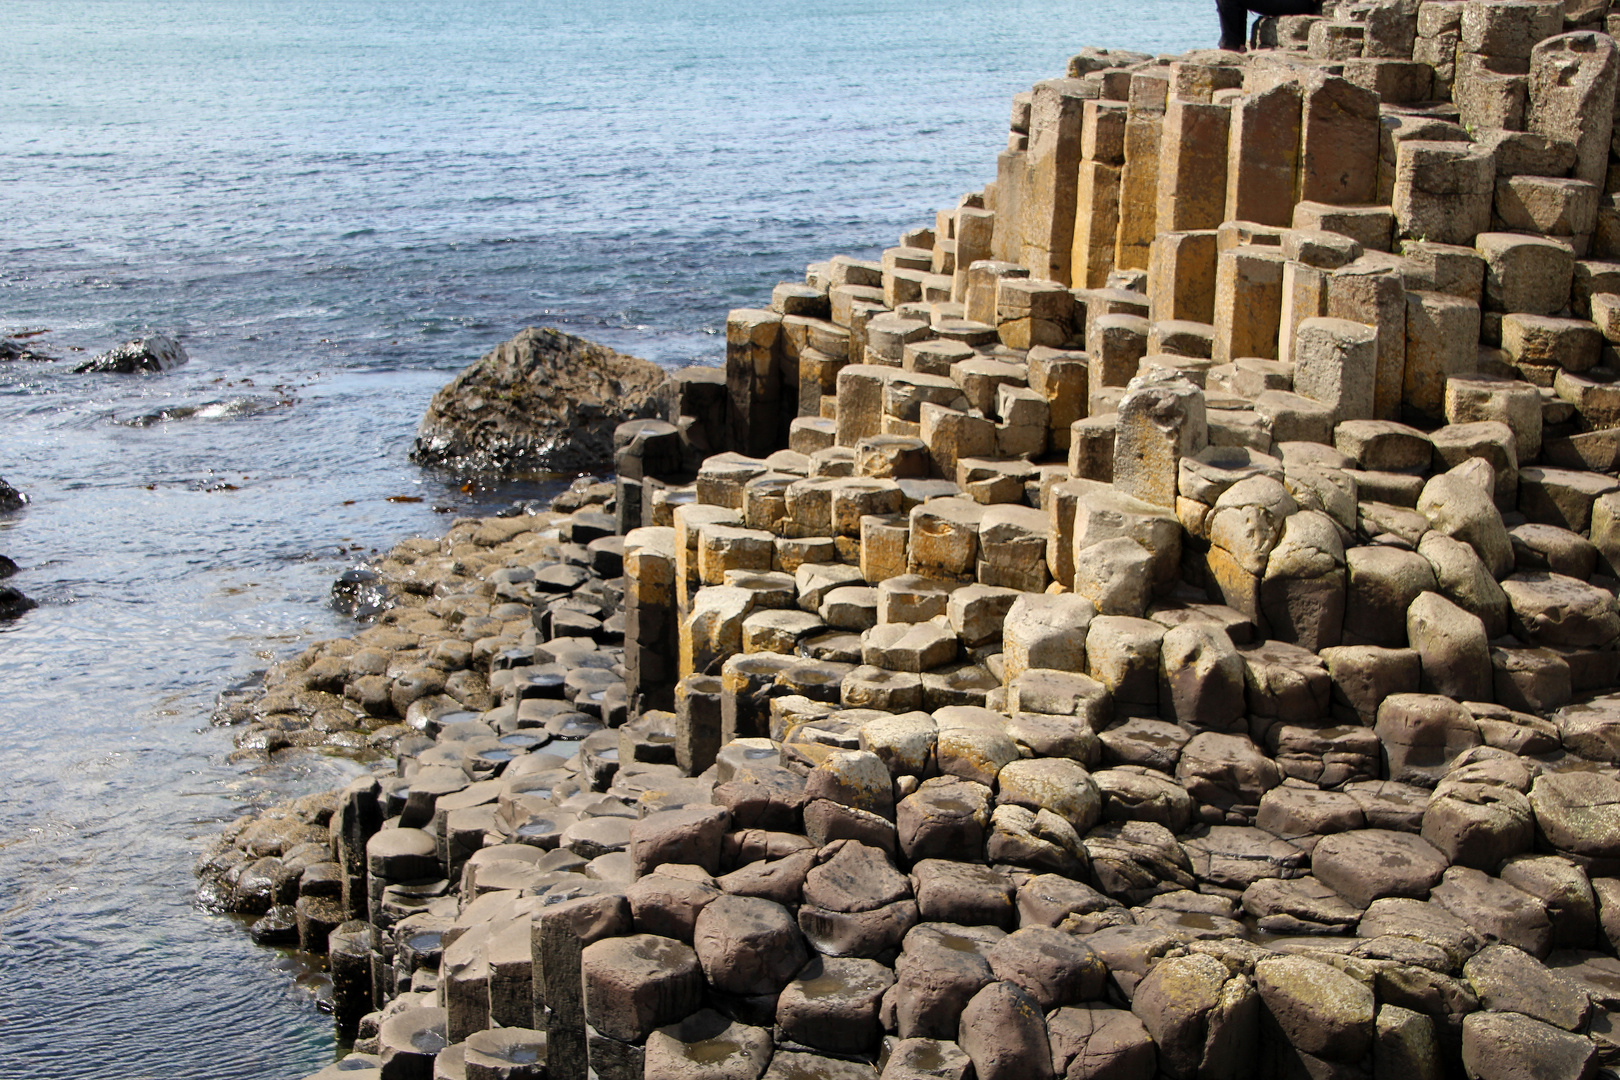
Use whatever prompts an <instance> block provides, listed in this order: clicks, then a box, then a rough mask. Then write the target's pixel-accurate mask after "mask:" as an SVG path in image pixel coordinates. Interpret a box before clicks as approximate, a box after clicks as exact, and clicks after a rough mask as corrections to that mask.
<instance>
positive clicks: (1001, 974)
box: [989, 926, 1108, 1012]
mask: <svg viewBox="0 0 1620 1080" xmlns="http://www.w3.org/2000/svg"><path fill="white" fill-rule="evenodd" d="M989 959H990V968H991V970H992V971H994V972H995V975H996V978H998V979H1002V980H1004V981H1006V982H1010V983H1014V984H1016V985H1017V986H1018V987H1019V988H1020V989H1022V990H1023V991H1024V992H1025V993H1026V994H1028V995H1029V996H1030V997H1031V998H1033V999H1034V1000H1035V1002H1036V1004H1038V1005H1039V1006H1040V1007H1041V1009H1042V1011H1043V1012H1049V1011H1051V1010H1052V1009H1055V1008H1058V1007H1059V1006H1062V1005H1075V1004H1078V1003H1080V1002H1083V1001H1094V1000H1096V999H1098V998H1100V997H1101V996H1102V994H1103V989H1104V987H1105V985H1106V983H1107V980H1108V968H1107V967H1105V966H1104V964H1103V962H1102V960H1101V959H1100V958H1099V957H1098V956H1097V954H1096V953H1095V952H1093V951H1092V950H1091V949H1090V948H1088V947H1087V946H1086V945H1085V944H1084V943H1083V942H1081V941H1080V940H1079V939H1078V938H1076V937H1074V936H1073V935H1072V934H1069V933H1067V932H1065V931H1062V930H1057V929H1049V928H1047V927H1044V926H1029V927H1025V928H1024V929H1022V930H1017V931H1014V932H1013V933H1011V934H1008V935H1007V936H1006V937H1004V938H1002V939H1001V940H1000V941H999V942H997V943H996V945H995V946H994V947H993V948H991V950H990V955H989Z"/></svg>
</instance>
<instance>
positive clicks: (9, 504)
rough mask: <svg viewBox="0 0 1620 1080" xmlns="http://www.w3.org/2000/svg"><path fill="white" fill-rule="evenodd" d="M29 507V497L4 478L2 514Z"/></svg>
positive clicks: (0, 483)
mask: <svg viewBox="0 0 1620 1080" xmlns="http://www.w3.org/2000/svg"><path fill="white" fill-rule="evenodd" d="M27 505H28V496H27V495H25V494H23V493H22V492H21V491H18V490H17V489H16V488H14V487H12V486H11V485H10V484H8V483H6V481H5V479H4V478H0V514H9V513H12V512H13V511H16V510H21V509H22V508H23V507H25V506H27ZM6 561H7V562H11V560H10V559H7V560H6ZM11 565H12V566H13V567H15V566H16V563H12V564H11Z"/></svg>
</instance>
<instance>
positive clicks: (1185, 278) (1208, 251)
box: [1088, 228, 1218, 340]
mask: <svg viewBox="0 0 1620 1080" xmlns="http://www.w3.org/2000/svg"><path fill="white" fill-rule="evenodd" d="M1217 239H1218V238H1217V235H1216V232H1215V230H1214V229H1213V228H1210V229H1203V230H1198V231H1194V232H1161V233H1160V234H1158V235H1157V236H1155V237H1154V239H1153V247H1152V258H1151V259H1150V261H1149V264H1148V302H1149V304H1150V305H1151V310H1152V313H1153V318H1154V319H1155V320H1167V319H1186V320H1189V321H1191V322H1202V323H1213V322H1214V321H1215V269H1216V254H1217V250H1216V247H1217ZM1088 340H1089V334H1088Z"/></svg>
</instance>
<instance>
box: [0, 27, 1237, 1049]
mask: <svg viewBox="0 0 1620 1080" xmlns="http://www.w3.org/2000/svg"><path fill="white" fill-rule="evenodd" d="M1207 7H1208V4H1207V2H1206V0H1200V2H1198V3H1191V2H1188V0H1159V2H1157V3H1155V4H1154V5H1152V6H1151V7H1148V6H1146V5H1141V4H1131V3H1125V2H1122V0H1084V2H1057V0H1014V2H1011V3H1005V4H1001V5H995V6H993V7H990V6H986V5H982V4H969V3H964V2H961V0H940V2H936V3H933V4H929V5H926V6H924V5H909V4H901V3H898V2H895V0H887V2H885V0H864V2H860V3H856V2H854V0H826V2H822V3H817V4H815V5H808V4H799V5H788V4H782V3H769V2H767V3H757V2H756V3H743V2H741V0H710V2H699V0H680V2H670V3H662V4H648V3H636V4H632V3H628V2H623V0H607V2H603V0H596V2H592V3H590V4H585V3H573V4H558V3H554V4H551V5H539V4H528V3H524V4H520V3H499V2H483V3H479V4H467V3H456V2H453V0H418V2H410V0H395V2H393V3H386V4H385V3H379V2H373V0H328V2H322V3H303V2H295V0H285V2H268V3H264V2H259V3H249V2H245V0H206V2H203V0H198V2H194V3H185V2H178V0H165V2H159V0H104V2H96V3H84V2H79V3H75V2H63V0H51V2H48V3H47V2H43V0H9V2H8V3H7V4H6V5H5V8H4V15H3V23H0V25H3V27H4V33H3V34H0V146H3V147H4V148H5V165H4V168H0V223H3V225H4V227H3V229H0V252H3V255H4V258H3V259H0V333H8V332H17V331H20V330H24V329H48V330H49V333H46V334H43V335H40V336H39V337H37V338H34V339H32V343H33V344H35V346H36V347H39V348H43V349H45V350H47V351H50V352H53V353H55V354H56V355H59V356H62V357H63V358H64V362H63V363H60V364H53V365H33V364H20V363H18V364H10V365H0V476H4V477H5V478H6V479H8V480H10V481H11V482H13V483H15V484H17V485H18V486H20V487H23V488H24V489H26V490H27V491H29V492H30V493H31V495H32V496H33V499H34V502H33V504H32V505H31V506H30V507H29V508H28V509H27V510H26V511H25V512H24V513H22V514H20V515H16V516H13V517H11V518H5V519H0V553H4V554H8V555H10V556H12V557H13V558H15V559H16V560H17V562H18V563H20V564H21V565H22V566H23V568H24V570H23V573H22V574H21V575H20V576H19V577H18V578H17V579H16V580H15V581H14V582H13V583H14V584H16V585H18V586H19V587H21V588H23V589H24V590H25V591H27V592H28V593H29V594H31V595H33V596H34V597H35V598H37V599H38V600H40V601H41V607H40V608H39V609H38V610H37V611H34V612H32V613H30V614H29V615H27V616H26V617H25V618H24V619H22V620H21V621H19V622H17V623H15V624H12V625H9V626H3V627H0V776H3V777H4V778H5V779H6V781H7V783H6V786H5V788H4V795H3V796H0V1017H3V1021H0V1032H3V1034H0V1076H29V1077H32V1078H36V1080H38V1078H54V1077H64V1078H65V1077H75V1078H95V1077H109V1078H111V1077H118V1078H120V1080H131V1078H144V1077H165V1078H167V1077H209V1078H235V1077H242V1078H248V1077H265V1078H270V1077H288V1076H297V1075H301V1074H303V1073H305V1072H308V1071H310V1070H312V1069H314V1068H317V1067H319V1065H320V1064H321V1063H322V1062H324V1061H326V1060H329V1058H330V1055H331V1044H330V1038H329V1028H328V1024H327V1021H326V1018H324V1017H323V1016H321V1015H320V1014H319V1013H317V1012H316V1010H315V1008H314V1006H313V1004H312V1000H311V996H310V995H309V994H308V993H307V992H306V991H305V990H304V989H303V988H301V987H299V986H297V985H295V983H294V980H293V975H292V972H293V971H294V970H295V969H296V965H293V964H291V963H290V962H289V961H288V960H286V959H285V958H283V957H281V956H278V954H276V953H275V952H273V951H270V950H264V949H259V948H256V947H255V946H253V945H252V944H251V943H250V942H249V941H248V939H247V937H246V936H245V935H244V934H243V933H242V932H241V929H240V927H239V925H238V924H236V923H235V922H234V921H232V920H230V919H227V918H223V917H218V916H211V915H208V914H206V913H203V912H200V911H198V910H197V909H196V908H195V907H194V904H193V899H192V887H193V886H192V879H191V876H190V866H191V863H192V861H193V859H194V858H195V856H196V854H197V852H198V851H200V850H201V849H202V848H203V847H204V846H205V845H206V844H207V843H208V841H209V840H210V839H211V838H212V837H213V836H214V835H215V834H216V833H217V830H218V827H219V825H220V823H221V822H224V821H228V820H230V819H231V818H233V817H235V816H237V815H238V814H240V813H242V812H244V810H245V809H247V808H249V807H251V806H253V805H256V804H257V803H259V802H261V801H265V800H268V799H269V798H272V797H276V796H281V795H284V794H286V793H288V792H296V791H303V790H311V789H315V788H320V787H325V786H330V785H331V784H333V783H335V782H337V781H338V780H340V779H341V777H342V776H343V775H345V773H346V772H347V771H348V770H349V769H352V768H353V766H351V765H349V764H348V763H347V762H344V761H342V760H340V759H323V758H319V757H313V756H305V757H301V758H296V759H292V760H289V761H287V762H285V763H282V764H280V765H278V766H277V767H274V768H272V769H269V770H264V771H263V772H261V773H253V772H250V771H247V770H244V769H242V768H239V767H236V766H232V765H228V764H226V763H225V755H226V754H227V753H228V751H229V749H230V734H229V732H228V731H224V730H219V729H213V728H210V727H209V726H208V715H209V712H210V710H211V707H212V703H213V699H214V696H215V694H216V693H217V692H218V691H220V690H221V689H224V688H227V687H229V686H232V685H235V684H238V683H241V682H242V681H244V680H246V679H248V678H249V677H250V676H251V675H252V673H253V672H254V671H255V670H256V669H258V668H262V667H263V666H264V665H265V664H266V663H267V662H268V661H269V660H271V659H274V658H275V657H278V656H282V655H286V654H287V653H289V652H291V651H294V650H296V649H297V648H300V647H301V646H302V644H303V643H305V642H307V641H309V640H312V639H315V638H318V637H322V636H331V635H333V634H337V633H343V632H346V629H347V628H346V627H345V625H344V624H343V622H342V620H340V619H339V618H338V617H337V616H335V615H333V614H331V613H330V612H329V611H328V610H327V609H326V608H325V607H324V598H325V593H326V589H327V587H328V585H329V583H330V581H331V579H332V577H333V576H334V575H335V574H336V573H338V572H339V571H340V570H341V569H342V568H343V567H344V566H345V565H347V563H348V562H349V561H350V560H352V559H353V558H355V557H357V556H359V555H363V554H365V553H369V552H370V551H371V550H372V549H374V548H380V547H386V546H387V545H389V544H391V543H393V542H395V541H396V540H398V539H400V538H402V537H404V536H407V535H411V534H416V533H421V534H434V533H437V532H439V531H441V530H442V529H443V528H444V527H445V526H446V525H447V524H448V522H449V520H450V515H449V514H441V513H437V512H436V511H437V510H440V509H444V510H449V511H451V512H454V513H464V512H471V511H475V510H479V509H483V510H486V511H487V510H488V509H490V508H492V507H494V506H497V505H500V504H501V503H503V502H504V501H507V500H508V499H509V498H510V497H511V496H512V495H513V494H514V493H513V492H506V491H480V492H475V493H473V494H471V495H464V494H463V493H461V492H460V491H459V489H458V487H459V480H458V479H457V478H454V477H448V476H443V475H438V474H431V473H424V472H423V471H421V470H418V469H416V468H415V467H413V466H411V465H410V464H409V463H408V462H407V461H406V458H405V452H406V450H407V448H408V445H409V438H410V434H411V431H412V429H413V428H414V425H415V422H416V420H417V418H418V417H419V416H420V414H421V412H422V410H423V408H424V407H425V405H426V403H427V399H428V398H429V397H430V396H431V394H432V392H433V391H434V390H435V389H436V388H437V387H438V386H439V385H441V384H442V383H443V382H444V381H446V380H447V379H448V377H449V375H450V373H451V372H453V371H454V370H456V369H458V368H460V367H461V366H463V365H464V364H466V363H467V362H469V361H470V360H472V359H474V358H475V357H476V356H478V355H479V354H481V353H482V352H484V351H486V350H487V349H489V348H490V347H492V346H493V345H495V344H497V343H498V342H500V341H502V340H505V339H506V338H508V337H510V336H511V335H512V334H513V333H515V332H516V331H517V330H518V329H520V328H522V327H523V326H525V325H530V324H537V323H552V324H557V325H562V326H564V327H566V328H569V329H572V330H574V331H576V332H579V333H583V334H585V335H587V336H590V337H593V338H596V339H598V340H601V341H604V342H606V343H608V344H611V345H614V346H616V347H619V348H622V349H625V350H626V351H631V352H635V353H637V354H639V355H643V356H647V357H649V358H651V359H654V360H657V361H659V362H661V363H666V364H670V365H678V364H684V363H689V362H694V361H697V362H712V361H714V360H716V359H718V357H719V356H720V354H721V350H722V343H721V339H720V338H719V337H718V336H717V333H718V332H719V331H720V330H722V329H723V319H724V315H725V311H726V309H727V308H728V307H732V306H736V305H738V304H744V303H758V302H759V301H760V300H761V299H762V298H763V297H764V296H765V295H767V294H768V291H769V288H770V286H771V285H772V284H773V283H775V282H776V281H778V280H782V279H785V278H792V277H796V276H797V275H798V274H799V273H801V272H802V268H803V265H804V264H805V263H806V262H809V261H812V260H814V259H818V258H823V257H825V256H827V255H829V254H834V253H838V252H851V253H865V254H868V255H875V254H876V252H877V251H878V249H880V248H881V247H882V246H883V245H884V244H886V243H892V242H893V238H894V236H895V235H896V234H897V233H898V232H899V231H901V230H902V229H904V228H906V227H909V226H911V225H914V224H919V223H924V222H927V221H930V220H931V214H932V211H933V209H934V208H935V207H937V206H942V205H946V204H948V203H950V202H952V201H954V199H955V198H956V196H957V195H959V194H960V193H961V192H963V191H967V190H971V189H972V188H975V187H977V186H979V184H981V183H982V182H983V181H984V180H985V179H988V178H990V177H991V176H993V175H994V161H995V151H996V149H997V148H998V146H999V145H1000V144H1001V142H1002V140H1003V138H1004V131H1005V123H1006V116H1007V112H1008V99H1009V98H1010V95H1011V94H1012V93H1014V92H1015V91H1017V90H1020V89H1024V88H1026V87H1027V86H1028V84H1029V83H1030V82H1032V81H1033V80H1035V79H1037V78H1045V77H1051V76H1053V75H1056V74H1060V73H1061V69H1062V67H1063V62H1064V59H1065V57H1066V56H1067V55H1068V54H1069V53H1070V52H1073V51H1075V50H1076V49H1077V48H1079V47H1080V46H1081V45H1084V44H1103V45H1115V46H1129V47H1136V48H1142V49H1146V50H1149V51H1154V50H1171V49H1175V50H1179V49H1184V48H1187V47H1190V46H1192V45H1195V44H1199V43H1202V42H1206V41H1210V40H1213V38H1214V36H1215V33H1216V30H1215V25H1214V19H1213V12H1212V11H1208V10H1206V9H1207ZM1148 16H1151V19H1152V21H1151V23H1149V22H1148V21H1147V18H1148ZM149 331H165V332H170V333H174V334H177V335H179V336H180V337H181V340H182V341H183V343H184V344H185V346H186V348H187V349H188V350H189V352H190V353H191V356H192V362H191V363H190V364H189V365H187V366H186V367H184V368H181V369H179V370H178V371H176V372H173V373H170V374H168V375H163V376H153V377H116V376H87V375H72V374H69V373H68V371H67V367H68V362H70V361H71V360H73V359H75V358H80V357H82V356H85V355H89V354H90V353H93V352H96V351H100V350H102V349H105V348H107V347H110V346H111V345H114V344H116V343H118V342H119V341H121V340H123V339H125V338H126V337H129V336H133V335H135V334H138V333H142V332H149ZM76 350H83V351H82V352H81V351H76ZM531 493H532V492H518V493H516V494H531ZM401 495H409V496H420V497H422V499H423V501H422V502H420V503H400V502H389V501H387V500H388V497H389V496H401Z"/></svg>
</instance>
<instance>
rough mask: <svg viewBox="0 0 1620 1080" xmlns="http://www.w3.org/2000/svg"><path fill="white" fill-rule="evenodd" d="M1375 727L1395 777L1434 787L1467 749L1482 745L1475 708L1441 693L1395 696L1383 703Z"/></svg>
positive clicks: (1390, 773) (1399, 779)
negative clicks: (1440, 694)
mask: <svg viewBox="0 0 1620 1080" xmlns="http://www.w3.org/2000/svg"><path fill="white" fill-rule="evenodd" d="M1374 730H1375V731H1376V732H1377V733H1378V739H1379V741H1380V742H1382V743H1383V744H1384V753H1385V755H1386V757H1387V758H1388V761H1389V779H1391V780H1397V781H1400V782H1402V783H1409V784H1418V785H1422V786H1424V787H1432V786H1433V785H1434V784H1436V783H1438V782H1439V780H1440V779H1441V778H1442V777H1444V776H1445V774H1446V773H1447V772H1448V771H1449V770H1450V768H1451V763H1452V762H1453V761H1455V760H1456V759H1457V757H1458V755H1460V754H1462V753H1463V752H1464V751H1465V750H1469V749H1472V748H1473V747H1476V746H1478V745H1479V744H1480V741H1481V740H1480V735H1479V725H1477V724H1476V723H1475V722H1474V717H1473V715H1472V714H1471V713H1469V711H1468V710H1467V709H1465V708H1463V707H1462V705H1461V704H1459V703H1458V702H1456V701H1453V700H1451V699H1450V698H1446V697H1441V696H1439V695H1438V694H1394V695H1391V696H1390V697H1388V698H1385V699H1384V701H1383V703H1382V704H1381V705H1379V706H1378V723H1377V726H1376V727H1375V728H1374Z"/></svg>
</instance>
